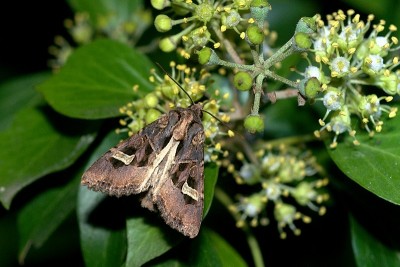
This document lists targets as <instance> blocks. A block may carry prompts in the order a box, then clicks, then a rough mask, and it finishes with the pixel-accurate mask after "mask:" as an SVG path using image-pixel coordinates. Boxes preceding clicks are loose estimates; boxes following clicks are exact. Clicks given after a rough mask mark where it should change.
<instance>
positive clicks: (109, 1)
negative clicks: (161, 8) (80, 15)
mask: <svg viewBox="0 0 400 267" xmlns="http://www.w3.org/2000/svg"><path fill="white" fill-rule="evenodd" d="M68 2H69V4H70V6H71V7H72V8H73V9H74V10H75V12H86V13H89V19H91V20H92V22H93V23H95V24H98V20H99V19H100V20H101V19H103V20H104V18H105V17H107V15H108V17H109V16H110V15H111V14H112V15H113V17H115V18H117V19H118V20H121V21H124V20H127V19H129V18H130V17H131V16H132V14H133V13H134V11H136V10H137V9H138V8H139V7H141V6H143V1H141V0H119V1H115V0H97V1H92V0H69V1H68Z"/></svg>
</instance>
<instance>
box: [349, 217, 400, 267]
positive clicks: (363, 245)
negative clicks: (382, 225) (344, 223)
mask: <svg viewBox="0 0 400 267" xmlns="http://www.w3.org/2000/svg"><path fill="white" fill-rule="evenodd" d="M350 231H351V239H352V240H351V244H352V247H353V252H354V257H355V260H356V263H357V266H362V267H369V266H371V267H375V266H380V267H385V266H387V267H391V266H400V259H399V257H398V251H395V250H394V249H392V248H390V247H388V246H385V244H383V243H382V242H381V241H380V240H378V239H376V238H375V237H374V236H372V235H371V234H370V233H369V232H368V231H367V230H366V229H365V228H363V227H362V226H361V225H360V224H359V223H358V222H357V220H356V219H355V218H354V217H353V216H350Z"/></svg>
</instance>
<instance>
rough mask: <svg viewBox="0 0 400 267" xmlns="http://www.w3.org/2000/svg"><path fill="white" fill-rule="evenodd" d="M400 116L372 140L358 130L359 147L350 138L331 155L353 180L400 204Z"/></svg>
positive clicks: (389, 121) (331, 150) (341, 142)
mask: <svg viewBox="0 0 400 267" xmlns="http://www.w3.org/2000/svg"><path fill="white" fill-rule="evenodd" d="M399 133H400V116H396V117H395V118H393V119H391V120H388V121H385V123H384V127H383V131H382V132H381V133H377V134H375V136H374V137H373V138H370V137H369V136H368V134H366V133H364V132H362V131H358V134H357V135H356V137H357V139H358V140H359V141H360V143H361V144H360V145H359V146H355V145H353V144H352V142H351V141H352V138H351V137H349V136H347V137H345V138H344V139H345V140H340V141H339V142H338V146H337V148H336V149H330V148H329V144H330V142H331V139H330V140H326V142H325V143H326V145H327V147H328V150H329V154H330V156H331V158H332V159H333V161H334V162H335V163H336V165H337V166H338V167H339V168H340V169H341V170H342V171H343V172H344V173H345V174H346V175H347V176H348V177H349V178H351V179H352V180H354V181H355V182H357V183H358V184H359V185H361V186H362V187H364V188H365V189H367V190H369V191H370V192H372V193H374V194H376V195H377V196H379V197H381V198H383V199H385V200H387V201H390V202H392V203H394V204H397V205H400V191H399V190H398V189H399V188H400V175H399V170H400V145H399V144H400V134H399Z"/></svg>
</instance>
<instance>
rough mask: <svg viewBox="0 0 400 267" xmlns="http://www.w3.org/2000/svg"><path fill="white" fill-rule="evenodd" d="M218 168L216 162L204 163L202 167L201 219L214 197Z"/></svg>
mask: <svg viewBox="0 0 400 267" xmlns="http://www.w3.org/2000/svg"><path fill="white" fill-rule="evenodd" d="M218 171H219V168H218V166H217V165H216V164H206V166H205V168H204V208H203V219H204V218H205V217H206V215H207V213H208V211H209V210H210V207H211V203H212V200H213V198H214V188H215V184H216V183H217V178H218Z"/></svg>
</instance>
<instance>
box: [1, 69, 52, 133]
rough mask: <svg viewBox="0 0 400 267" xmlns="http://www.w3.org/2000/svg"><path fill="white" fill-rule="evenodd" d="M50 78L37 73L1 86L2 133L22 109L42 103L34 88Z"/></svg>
mask: <svg viewBox="0 0 400 267" xmlns="http://www.w3.org/2000/svg"><path fill="white" fill-rule="evenodd" d="M48 77H50V73H36V74H31V75H27V76H22V77H18V78H14V79H12V80H9V81H6V82H4V83H2V84H0V114H2V115H1V116H0V131H2V130H4V129H6V128H7V127H9V125H10V124H11V122H12V120H13V118H14V115H15V114H16V113H17V112H18V111H19V110H20V109H22V108H24V107H25V108H26V107H33V106H35V105H36V104H39V103H40V102H41V101H42V97H41V95H40V94H38V92H36V91H35V90H34V86H36V85H37V84H39V83H41V82H43V81H44V80H45V79H47V78H48Z"/></svg>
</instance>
